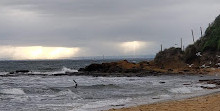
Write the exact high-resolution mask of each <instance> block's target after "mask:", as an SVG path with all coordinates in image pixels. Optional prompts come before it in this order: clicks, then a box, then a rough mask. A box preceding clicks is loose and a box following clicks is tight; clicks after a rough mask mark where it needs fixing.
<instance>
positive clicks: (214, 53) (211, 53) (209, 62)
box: [154, 15, 220, 68]
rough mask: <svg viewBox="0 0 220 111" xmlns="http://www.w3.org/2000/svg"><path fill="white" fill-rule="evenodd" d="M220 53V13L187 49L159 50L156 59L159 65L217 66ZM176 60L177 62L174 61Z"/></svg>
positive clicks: (174, 66) (173, 66) (172, 66)
mask: <svg viewBox="0 0 220 111" xmlns="http://www.w3.org/2000/svg"><path fill="white" fill-rule="evenodd" d="M219 54H220V15H219V16H218V17H216V19H215V21H214V22H213V23H211V24H209V27H208V28H207V29H206V31H205V34H204V35H203V36H202V37H201V38H200V39H199V40H197V41H196V42H195V43H194V44H191V45H189V46H188V47H187V48H186V50H185V51H182V50H181V49H180V48H173V47H172V48H169V49H166V50H164V51H162V52H159V53H158V54H157V55H156V57H155V59H154V61H155V63H156V64H157V65H159V66H161V65H163V66H165V67H166V66H169V67H171V68H176V67H177V66H179V64H182V65H183V64H194V65H196V66H201V65H203V66H212V67H217V65H216V64H218V62H219V61H218V59H219V56H218V55H219ZM174 61H175V62H174Z"/></svg>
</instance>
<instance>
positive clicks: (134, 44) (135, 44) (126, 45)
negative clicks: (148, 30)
mask: <svg viewBox="0 0 220 111" xmlns="http://www.w3.org/2000/svg"><path fill="white" fill-rule="evenodd" d="M150 45H152V43H151V42H143V41H130V42H122V43H121V44H120V46H121V48H122V49H123V50H124V53H133V54H134V55H135V54H136V53H137V52H138V51H139V50H141V49H143V48H147V47H148V46H150ZM146 50H147V49H146Z"/></svg>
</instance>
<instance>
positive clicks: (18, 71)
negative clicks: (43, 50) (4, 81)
mask: <svg viewBox="0 0 220 111" xmlns="http://www.w3.org/2000/svg"><path fill="white" fill-rule="evenodd" d="M15 72H16V73H28V72H30V71H29V70H16V71H15Z"/></svg>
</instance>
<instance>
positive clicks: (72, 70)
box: [30, 67, 78, 75]
mask: <svg viewBox="0 0 220 111" xmlns="http://www.w3.org/2000/svg"><path fill="white" fill-rule="evenodd" d="M74 72H78V70H75V69H69V68H66V67H63V68H62V69H61V71H52V72H30V73H31V74H37V75H40V74H47V75H52V74H65V73H74Z"/></svg>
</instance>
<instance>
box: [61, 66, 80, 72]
mask: <svg viewBox="0 0 220 111" xmlns="http://www.w3.org/2000/svg"><path fill="white" fill-rule="evenodd" d="M62 71H63V72H70V73H73V72H78V70H75V69H69V68H66V67H63V69H62Z"/></svg>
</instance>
